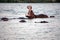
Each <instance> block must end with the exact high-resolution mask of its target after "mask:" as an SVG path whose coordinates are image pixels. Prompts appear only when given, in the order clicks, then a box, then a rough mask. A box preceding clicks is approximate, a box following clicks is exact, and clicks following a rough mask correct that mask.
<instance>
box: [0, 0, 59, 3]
mask: <svg viewBox="0 0 60 40" xmlns="http://www.w3.org/2000/svg"><path fill="white" fill-rule="evenodd" d="M56 2H60V1H59V0H0V3H56Z"/></svg>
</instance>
